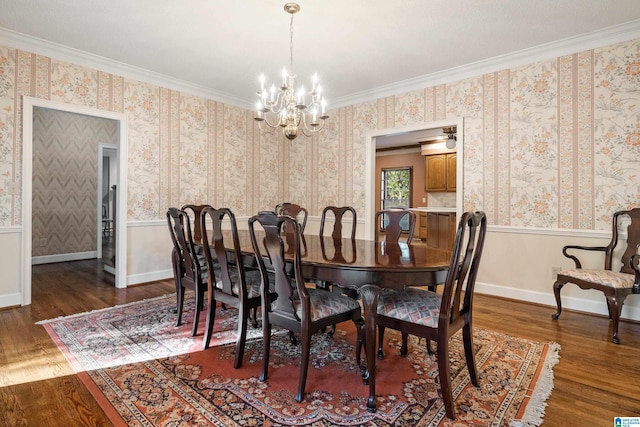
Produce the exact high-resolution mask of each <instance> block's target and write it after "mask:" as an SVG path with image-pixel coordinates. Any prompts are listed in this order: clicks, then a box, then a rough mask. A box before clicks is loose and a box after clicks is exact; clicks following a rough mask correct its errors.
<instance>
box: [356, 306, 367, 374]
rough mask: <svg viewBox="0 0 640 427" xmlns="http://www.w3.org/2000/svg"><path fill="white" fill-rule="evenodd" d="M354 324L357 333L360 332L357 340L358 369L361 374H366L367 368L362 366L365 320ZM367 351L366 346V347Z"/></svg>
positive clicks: (360, 319)
mask: <svg viewBox="0 0 640 427" xmlns="http://www.w3.org/2000/svg"><path fill="white" fill-rule="evenodd" d="M353 323H355V325H356V331H357V332H358V335H357V338H356V363H357V364H358V369H360V372H362V373H364V371H366V370H367V367H366V366H365V365H363V364H362V357H361V356H362V346H363V345H364V336H365V335H364V319H363V318H362V317H361V318H359V319H357V320H354V321H353ZM365 349H366V346H365Z"/></svg>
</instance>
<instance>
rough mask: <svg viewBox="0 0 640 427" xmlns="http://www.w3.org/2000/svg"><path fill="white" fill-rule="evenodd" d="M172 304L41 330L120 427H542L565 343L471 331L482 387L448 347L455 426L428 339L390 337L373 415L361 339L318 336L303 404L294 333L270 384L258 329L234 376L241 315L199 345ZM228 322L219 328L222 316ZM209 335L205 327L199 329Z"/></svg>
mask: <svg viewBox="0 0 640 427" xmlns="http://www.w3.org/2000/svg"><path fill="white" fill-rule="evenodd" d="M174 307H175V297H173V296H167V297H161V298H157V299H153V300H148V301H143V302H140V303H134V304H129V305H125V306H119V307H114V308H111V309H105V310H101V311H97V312H91V313H86V314H81V315H75V316H71V317H67V318H60V319H54V320H51V321H46V322H43V324H44V326H45V328H46V329H47V331H48V332H49V334H50V335H51V337H52V338H53V340H54V341H55V342H56V344H57V345H58V347H59V348H60V350H61V351H62V352H63V353H64V354H65V356H66V357H67V359H68V360H69V361H70V363H71V365H72V366H73V367H74V369H75V370H76V371H77V372H78V375H79V377H80V378H81V379H82V381H83V382H84V384H85V385H86V386H87V388H88V389H89V390H90V391H91V393H92V394H93V396H94V397H95V399H96V401H97V402H98V403H99V404H100V405H101V406H102V407H103V409H104V410H105V412H106V413H107V415H108V416H109V418H110V419H111V421H112V422H113V424H114V425H116V426H192V425H200V426H207V425H214V426H244V425H249V426H291V425H298V426H470V425H473V426H538V425H540V424H541V423H542V419H543V415H544V408H545V405H546V404H545V401H546V400H547V399H548V397H549V396H550V394H551V390H552V388H553V366H555V364H556V363H557V362H558V357H559V350H560V346H559V345H558V344H556V343H538V342H534V341H529V340H525V339H522V338H516V337H512V336H507V335H504V334H500V333H497V332H493V331H489V330H484V329H480V328H475V329H474V345H475V347H476V364H477V366H478V372H479V377H480V378H479V380H480V387H479V388H476V387H474V386H473V385H472V384H471V382H470V379H469V375H468V372H467V369H466V364H465V358H464V350H463V346H462V337H461V334H456V335H455V336H454V337H452V338H451V345H450V347H451V351H450V355H451V375H452V386H453V392H454V401H455V410H456V415H457V418H456V420H455V421H452V420H449V419H448V418H447V417H446V415H445V411H444V406H443V403H442V399H441V396H440V388H439V380H438V370H437V363H436V360H435V358H434V357H433V356H429V355H428V354H427V353H426V350H425V342H424V340H422V341H419V340H418V339H417V338H415V337H411V341H410V343H409V344H410V345H409V354H408V356H407V357H406V358H403V357H400V356H399V348H400V335H399V334H398V333H396V332H395V331H392V330H387V332H386V334H385V346H384V349H385V354H386V357H385V359H384V360H382V361H379V362H378V365H377V367H378V370H377V375H376V391H377V393H378V395H377V403H378V410H377V411H376V412H375V413H370V412H368V411H367V410H366V401H367V396H368V387H367V386H366V385H364V384H363V382H362V379H361V376H360V372H359V370H358V369H357V367H356V363H355V357H354V350H353V343H354V342H355V330H354V328H353V326H352V325H350V324H347V323H345V324H341V325H339V327H338V329H337V331H336V333H335V335H334V336H333V337H331V336H329V335H327V334H316V335H314V342H313V345H312V350H311V361H310V365H309V373H308V378H307V386H306V397H305V400H304V401H303V402H301V403H297V402H296V401H295V399H294V397H295V393H296V387H297V382H298V373H299V360H300V348H299V346H298V345H294V344H292V343H291V342H290V340H289V338H288V336H286V334H280V335H277V336H275V337H274V338H273V339H272V346H271V358H270V368H269V378H268V380H267V381H266V382H260V381H259V380H258V375H259V373H260V367H261V354H262V340H261V339H259V338H260V333H259V330H257V329H253V328H251V327H249V336H250V338H249V340H248V342H247V346H246V350H245V357H244V361H243V366H242V367H241V368H240V369H237V370H236V369H233V353H234V350H235V346H234V343H235V322H236V320H237V319H235V310H232V309H230V310H227V311H219V313H220V315H217V316H216V329H215V331H214V335H215V337H214V338H215V340H213V341H212V345H215V346H213V347H211V348H209V349H208V350H201V348H202V347H201V342H202V335H199V336H196V337H191V336H190V327H191V326H190V325H191V319H192V318H193V317H192V316H193V307H191V306H187V307H186V310H185V314H184V316H185V317H184V325H183V326H181V327H175V326H174V323H175V314H173V313H172V309H173V308H174ZM221 317H222V318H224V320H222V321H220V322H218V321H219V320H221V319H220V318H221ZM203 326H204V324H202V326H201V328H200V329H202V327H203Z"/></svg>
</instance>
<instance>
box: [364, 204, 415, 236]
mask: <svg viewBox="0 0 640 427" xmlns="http://www.w3.org/2000/svg"><path fill="white" fill-rule="evenodd" d="M405 220H406V221H407V222H406V224H407V227H408V230H407V237H406V240H405V241H406V243H407V244H410V243H411V240H412V239H413V233H414V232H415V229H416V214H415V213H414V212H413V211H410V210H408V209H402V208H390V209H383V210H381V211H378V212H376V215H375V225H376V226H375V234H374V240H375V241H376V242H379V241H381V240H382V237H383V235H382V231H383V230H382V225H383V224H384V241H385V242H388V243H398V242H399V241H400V237H401V236H402V233H403V227H402V223H403V221H405Z"/></svg>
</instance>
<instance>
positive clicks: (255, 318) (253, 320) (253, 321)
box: [250, 307, 258, 328]
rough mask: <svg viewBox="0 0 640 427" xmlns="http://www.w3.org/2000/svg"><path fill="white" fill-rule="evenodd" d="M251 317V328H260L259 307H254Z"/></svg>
mask: <svg viewBox="0 0 640 427" xmlns="http://www.w3.org/2000/svg"><path fill="white" fill-rule="evenodd" d="M250 316H251V326H253V327H254V328H257V327H258V307H253V308H252V309H251V310H250Z"/></svg>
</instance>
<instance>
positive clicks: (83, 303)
mask: <svg viewBox="0 0 640 427" xmlns="http://www.w3.org/2000/svg"><path fill="white" fill-rule="evenodd" d="M549 286H551V283H549ZM32 287H33V302H32V304H31V305H30V306H25V307H19V308H14V309H7V310H2V311H0V402H2V408H3V410H1V411H0V426H38V427H40V426H65V427H66V426H79V425H84V426H109V425H111V423H110V422H109V420H108V419H107V417H106V416H105V414H104V412H103V411H102V409H101V408H100V407H99V406H98V405H97V403H96V402H95V400H94V399H93V397H92V396H91V394H90V393H89V392H88V391H87V389H86V388H85V387H84V385H83V384H82V383H81V382H80V380H79V379H78V377H77V376H76V375H75V374H74V373H73V371H72V369H71V368H70V367H69V365H68V363H67V362H66V360H65V358H64V357H63V355H62V353H60V351H59V350H58V349H57V347H56V345H55V344H54V343H53V341H52V340H51V339H50V338H49V336H48V335H47V333H46V331H45V330H44V328H43V327H42V326H40V325H36V324H35V322H37V321H39V320H45V319H50V318H55V317H58V316H66V315H70V314H74V313H80V312H85V311H89V310H95V309H100V308H104V307H109V306H113V305H117V304H125V303H128V302H131V301H136V300H140V299H145V298H151V297H155V296H159V295H164V294H167V293H173V292H174V290H175V289H174V286H173V283H172V281H169V280H167V281H163V282H156V283H151V284H147V285H141V286H135V287H131V288H127V289H115V288H114V287H113V279H112V278H111V276H109V275H107V274H105V273H103V272H102V271H101V269H100V268H99V267H98V264H97V263H96V262H94V261H77V262H71V263H60V264H50V265H41V266H36V267H35V268H34V270H33V280H32ZM632 298H633V297H632ZM603 304H604V299H603ZM553 313H555V308H552V307H546V306H538V305H533V304H528V303H522V302H517V301H511V300H506V299H500V298H496V297H490V296H485V295H480V294H477V295H476V300H475V310H474V325H475V326H476V327H482V328H487V329H492V330H495V331H500V332H503V333H506V334H510V335H515V336H521V337H525V338H528V339H532V340H537V341H555V342H557V343H559V344H560V345H561V346H562V349H561V350H560V363H559V364H558V365H556V367H555V369H554V374H555V379H554V389H553V392H552V394H551V398H550V399H549V400H548V406H547V408H546V414H545V417H544V423H543V426H565V425H571V426H612V425H613V418H614V417H615V416H635V417H638V416H640V386H638V384H640V324H638V323H633V322H627V321H622V322H621V324H620V337H621V340H622V343H621V344H620V345H616V344H613V343H612V342H611V331H610V327H609V321H608V319H606V318H603V317H598V316H593V315H587V314H582V313H576V312H570V311H564V312H563V313H562V316H561V318H560V319H559V320H557V321H554V320H551V315H552V314H553Z"/></svg>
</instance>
